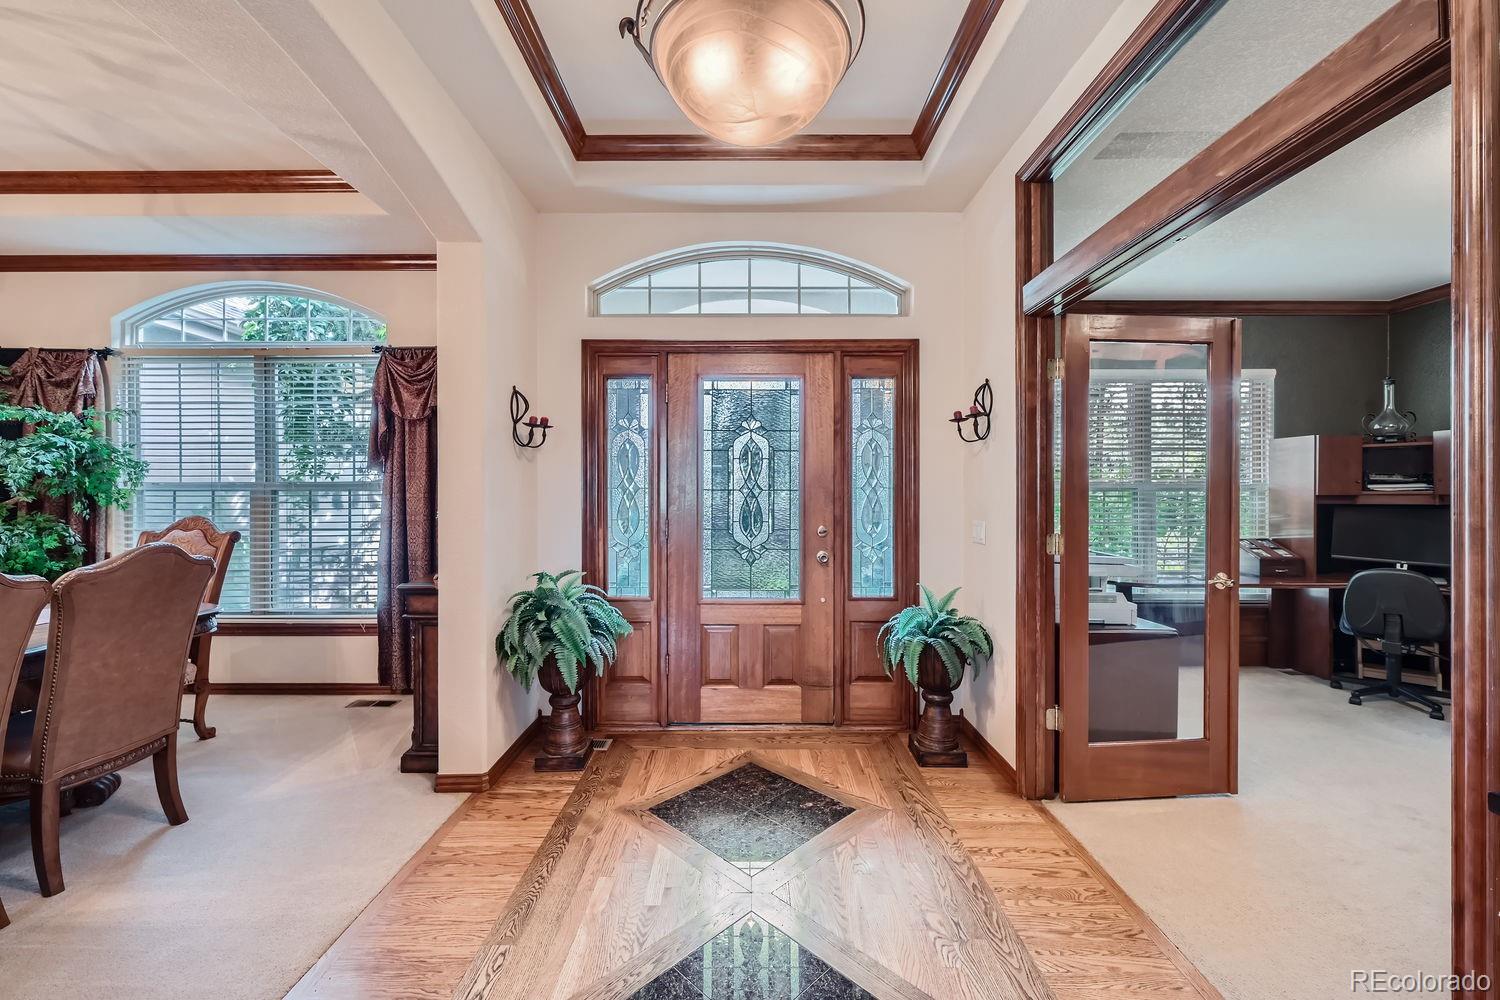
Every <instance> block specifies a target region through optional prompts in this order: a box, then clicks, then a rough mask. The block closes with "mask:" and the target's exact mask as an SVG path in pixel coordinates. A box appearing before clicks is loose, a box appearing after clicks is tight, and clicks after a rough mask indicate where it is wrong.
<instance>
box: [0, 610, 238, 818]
mask: <svg viewBox="0 0 1500 1000" xmlns="http://www.w3.org/2000/svg"><path fill="white" fill-rule="evenodd" d="M51 627H52V608H51V606H48V607H44V608H42V613H41V614H40V615H39V616H38V617H37V620H36V625H35V626H33V628H32V630H31V638H30V639H29V640H27V642H26V653H25V656H24V657H23V658H22V661H21V678H20V683H18V684H17V685H16V693H15V697H14V698H13V699H12V700H11V703H10V712H11V713H12V714H19V713H21V712H34V711H36V706H37V699H38V695H39V694H40V692H41V685H42V673H43V670H44V668H45V666H46V661H47V644H48V642H49V635H50V632H51ZM218 630H219V606H218V605H217V604H209V603H206V602H205V603H203V604H200V605H198V618H197V620H196V621H195V622H194V623H193V635H194V636H199V635H211V634H213V633H214V632H217V631H218ZM184 653H186V650H184ZM119 787H120V775H119V773H118V772H112V773H110V774H106V775H103V776H102V777H98V778H95V779H93V780H92V781H86V782H84V783H83V784H81V785H78V786H76V787H74V788H72V789H69V790H68V791H69V792H71V793H72V801H71V805H73V806H81V807H91V806H97V805H102V804H103V803H104V802H105V800H107V799H108V798H109V797H110V796H111V795H113V794H114V793H115V792H116V791H117V790H119ZM64 794H65V795H66V794H67V793H64ZM67 804H68V803H66V802H65V805H67Z"/></svg>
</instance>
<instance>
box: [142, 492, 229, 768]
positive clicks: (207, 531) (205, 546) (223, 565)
mask: <svg viewBox="0 0 1500 1000" xmlns="http://www.w3.org/2000/svg"><path fill="white" fill-rule="evenodd" d="M239 540H240V533H239V532H238V531H220V530H219V529H218V526H217V525H215V524H214V523H213V522H212V521H210V520H209V519H208V518H206V517H199V516H198V515H196V514H195V515H192V516H190V517H184V518H182V519H180V520H177V521H173V522H172V523H171V524H169V525H167V526H166V527H165V528H163V529H161V530H160V531H143V532H141V534H140V537H139V538H137V539H136V544H137V545H147V544H149V543H151V542H169V543H171V544H172V545H175V546H177V547H178V548H180V549H185V550H187V551H188V552H191V553H192V554H193V555H195V556H208V557H209V558H210V559H212V560H213V561H214V575H213V579H212V580H210V581H209V583H208V587H207V588H206V589H205V590H204V593H203V602H204V603H205V604H218V603H219V597H220V596H221V595H222V594H223V592H224V577H225V575H226V574H228V572H229V560H230V559H231V558H233V556H234V546H235V543H236V542H238V541H239ZM212 644H213V636H212V635H200V636H196V637H195V638H194V639H193V645H192V647H191V648H190V649H189V650H188V658H187V664H186V666H185V667H184V668H183V673H182V693H183V694H188V693H191V694H192V696H193V718H192V723H193V732H195V733H197V734H198V738H199V739H200V740H211V739H213V738H214V735H215V734H216V733H218V730H217V729H216V728H214V727H213V726H210V725H209V724H208V722H207V720H206V719H205V714H206V712H207V710H208V691H209V679H208V656H209V651H210V649H211V648H212ZM182 721H183V722H187V721H188V720H187V719H183V720H182Z"/></svg>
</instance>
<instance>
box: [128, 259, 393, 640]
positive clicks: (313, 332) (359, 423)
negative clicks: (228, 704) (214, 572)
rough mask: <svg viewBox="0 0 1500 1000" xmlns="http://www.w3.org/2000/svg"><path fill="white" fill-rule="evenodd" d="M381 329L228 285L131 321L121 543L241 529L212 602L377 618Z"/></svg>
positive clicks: (301, 301) (268, 611)
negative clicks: (196, 522) (130, 470)
mask: <svg viewBox="0 0 1500 1000" xmlns="http://www.w3.org/2000/svg"><path fill="white" fill-rule="evenodd" d="M385 337H386V327H385V323H384V321H382V320H381V319H379V318H378V317H375V316H372V315H370V314H368V313H365V312H361V311H360V310H358V309H356V308H353V307H351V306H349V305H347V304H344V303H340V302H336V301H331V300H329V299H325V298H319V297H316V296H314V295H310V294H308V293H306V292H304V291H301V290H297V291H291V290H287V289H276V288H258V287H243V288H240V287H236V288H235V289H233V290H231V291H229V292H227V293H219V294H215V295H211V296H209V297H206V298H196V299H191V300H188V301H177V302H174V303H172V304H171V305H169V306H168V307H166V308H164V309H162V310H160V311H158V312H155V313H152V314H150V315H148V316H146V317H144V318H141V319H138V320H137V321H135V322H133V323H132V324H130V325H129V326H128V327H127V328H126V329H125V330H124V338H123V339H124V342H123V345H122V348H121V351H120V353H121V355H122V356H123V359H124V379H123V384H122V386H121V392H120V402H121V406H122V408H123V410H124V413H123V419H122V420H121V426H122V428H123V433H124V435H125V438H126V441H127V443H128V444H129V445H130V446H131V447H132V448H134V450H135V451H136V453H137V454H138V455H139V456H140V457H141V458H143V459H145V460H146V462H147V463H148V464H149V467H150V468H149V471H148V472H147V478H146V483H145V485H144V486H143V488H142V489H141V491H140V493H139V494H138V495H137V496H136V498H135V500H134V502H133V503H132V504H131V506H130V508H129V510H127V511H126V512H125V517H124V518H123V519H122V523H121V529H122V534H123V535H124V536H125V537H124V538H122V539H121V542H122V543H123V544H133V542H134V540H135V538H136V535H137V533H138V532H140V531H142V530H145V529H147V528H152V529H157V528H161V527H162V526H163V525H166V524H169V523H170V522H172V521H174V520H176V519H177V518H180V517H184V516H186V515H189V514H202V515H205V516H207V517H210V518H212V519H213V521H214V523H215V524H217V525H218V526H219V527H220V528H222V529H225V530H228V529H238V530H239V531H240V532H241V534H242V535H243V537H242V539H241V541H240V543H239V545H238V546H237V547H236V549H235V553H234V558H233V561H232V562H231V564H230V567H229V572H228V574H227V577H226V580H225V586H224V594H223V598H222V600H221V603H222V605H223V607H224V609H225V611H226V612H228V613H231V614H236V615H252V616H264V617H300V616H347V615H366V614H372V613H373V612H374V610H375V596H376V593H375V592H376V563H377V559H378V549H379V539H380V477H379V474H378V473H377V472H374V471H372V470H371V469H370V467H369V453H368V449H369V436H370V420H371V410H372V404H371V389H372V383H373V378H374V373H375V364H376V360H377V358H376V355H375V354H374V352H373V351H372V350H371V347H372V346H377V345H379V344H381V343H383V342H384V341H385Z"/></svg>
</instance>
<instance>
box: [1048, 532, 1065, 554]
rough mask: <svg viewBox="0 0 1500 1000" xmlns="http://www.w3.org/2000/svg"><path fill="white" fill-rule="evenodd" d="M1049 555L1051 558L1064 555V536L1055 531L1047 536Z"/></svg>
mask: <svg viewBox="0 0 1500 1000" xmlns="http://www.w3.org/2000/svg"><path fill="white" fill-rule="evenodd" d="M1047 554H1048V555H1049V556H1060V555H1062V535H1061V534H1060V533H1059V532H1056V531H1054V532H1053V533H1052V534H1050V535H1048V536H1047Z"/></svg>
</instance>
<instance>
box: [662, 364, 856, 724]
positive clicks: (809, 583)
mask: <svg viewBox="0 0 1500 1000" xmlns="http://www.w3.org/2000/svg"><path fill="white" fill-rule="evenodd" d="M667 414H668V417H667V576H668V582H667V615H668V619H669V621H670V622H671V627H670V631H669V633H668V640H667V642H668V653H667V655H668V657H669V658H670V659H669V661H668V663H669V673H668V677H669V679H668V695H667V697H668V713H669V721H671V722H812V723H818V722H832V721H833V685H834V655H833V639H834V634H833V626H834V609H835V604H834V595H835V587H834V580H835V577H836V574H837V573H838V567H837V566H835V565H834V560H833V551H832V550H833V547H834V543H833V539H834V538H835V537H836V536H835V535H834V533H833V532H834V527H835V520H836V518H835V512H834V482H835V480H836V477H837V473H836V467H835V462H834V453H833V452H834V440H833V437H834V436H833V434H831V433H829V431H831V430H832V428H833V427H834V399H833V358H832V356H831V355H827V354H771V353H763V354H749V355H742V354H676V355H673V356H672V357H671V358H670V360H669V362H668V366H667Z"/></svg>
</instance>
